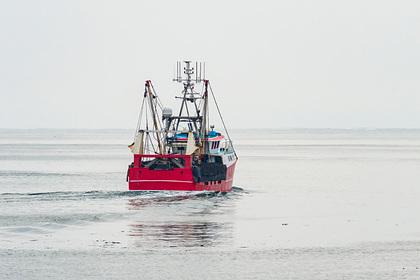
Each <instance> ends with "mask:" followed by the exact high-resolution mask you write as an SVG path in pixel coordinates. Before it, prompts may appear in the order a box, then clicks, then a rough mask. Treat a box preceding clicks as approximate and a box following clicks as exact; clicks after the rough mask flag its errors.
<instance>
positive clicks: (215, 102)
mask: <svg viewBox="0 0 420 280" xmlns="http://www.w3.org/2000/svg"><path fill="white" fill-rule="evenodd" d="M209 88H210V92H211V95H212V96H213V100H214V104H216V109H217V112H218V113H219V117H220V119H221V121H222V124H223V128H224V129H225V131H226V136H227V137H228V139H229V142H230V144H231V146H232V149H233V153H234V154H235V156H236V158H238V155H237V154H236V151H235V148H234V147H233V142H232V139H231V138H230V135H229V132H228V130H227V128H226V125H225V121H224V120H223V116H222V114H221V113H220V109H219V104H217V100H216V97H215V96H214V93H213V89H212V88H211V84H210V82H209Z"/></svg>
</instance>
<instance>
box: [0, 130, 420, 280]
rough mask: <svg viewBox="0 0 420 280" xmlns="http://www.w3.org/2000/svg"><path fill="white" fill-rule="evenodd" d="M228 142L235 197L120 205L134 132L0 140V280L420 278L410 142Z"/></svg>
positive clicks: (303, 137) (277, 136)
mask: <svg viewBox="0 0 420 280" xmlns="http://www.w3.org/2000/svg"><path fill="white" fill-rule="evenodd" d="M231 136H232V138H233V140H234V144H235V147H236V150H237V153H238V155H239V163H238V165H237V169H236V175H235V180H234V186H235V187H234V190H233V191H232V192H231V193H226V194H223V193H207V192H200V193H188V192H181V193H177V192H128V191H127V183H126V182H125V179H126V171H127V165H128V164H129V163H131V161H132V156H131V154H130V153H129V150H128V148H127V144H129V143H130V142H131V141H132V138H133V131H131V130H45V129H44V130H42V129H41V130H39V129H33V130H5V129H3V130H0V279H420V130H367V129H364V130H363V129H360V130H334V129H284V130H233V131H231Z"/></svg>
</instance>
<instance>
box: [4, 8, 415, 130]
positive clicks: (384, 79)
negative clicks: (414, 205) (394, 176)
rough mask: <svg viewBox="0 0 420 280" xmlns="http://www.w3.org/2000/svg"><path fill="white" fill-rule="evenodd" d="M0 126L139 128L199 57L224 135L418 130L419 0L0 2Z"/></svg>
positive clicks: (167, 100) (168, 98) (168, 100)
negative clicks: (152, 97)
mask: <svg viewBox="0 0 420 280" xmlns="http://www.w3.org/2000/svg"><path fill="white" fill-rule="evenodd" d="M0 38H1V44H0V127H2V128H61V127H63V128H133V129H134V128H135V125H136V122H137V114H138V107H139V102H140V94H141V93H142V91H143V83H144V80H146V79H152V80H153V81H154V84H155V87H156V89H157V91H158V93H159V94H160V97H161V99H162V100H163V101H164V102H165V103H167V104H169V105H171V106H172V104H173V101H172V99H173V97H174V95H175V94H176V93H177V92H179V90H180V88H179V85H178V84H176V83H173V82H171V78H172V75H173V65H174V63H175V61H176V60H180V59H186V58H188V59H192V60H204V61H206V62H207V77H208V78H209V79H210V80H211V81H212V84H213V89H214V90H215V93H216V94H217V96H218V99H219V103H220V105H221V108H222V111H223V113H224V116H225V119H226V121H227V123H228V125H229V126H230V127H234V128H245V127H274V128H281V127H336V128H337V127H343V128H354V127H369V128H375V127H377V128H383V127H400V128H409V127H417V128H418V127H420V2H419V1H384V0H382V1H369V0H363V1H354V0H353V1H337V0H320V1H299V0H293V1H261V0H260V1H226V0H225V1H213V0H212V1H210V0H209V1H184V0H177V1H156V0H150V1H139V0H135V1H122V0H119V1H89V0H83V1H76V0H71V1H57V0H51V1H32V0H31V1H19V0H14V1H6V0H3V1H1V4H0Z"/></svg>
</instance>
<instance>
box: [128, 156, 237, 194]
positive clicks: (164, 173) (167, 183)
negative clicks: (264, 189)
mask: <svg viewBox="0 0 420 280" xmlns="http://www.w3.org/2000/svg"><path fill="white" fill-rule="evenodd" d="M142 157H147V158H156V157H166V158H169V157H173V158H182V159H184V160H185V166H184V168H174V169H170V170H151V169H149V168H146V167H142V166H141V164H140V163H141V158H142ZM235 164H236V161H235V162H234V163H233V164H231V165H230V166H229V167H227V173H226V180H220V181H210V182H199V183H196V182H194V177H193V173H192V167H191V156H189V155H164V156H162V155H136V154H135V155H134V162H133V166H132V167H130V168H129V170H128V188H129V190H131V191H218V192H229V191H231V190H232V184H233V175H234V172H235Z"/></svg>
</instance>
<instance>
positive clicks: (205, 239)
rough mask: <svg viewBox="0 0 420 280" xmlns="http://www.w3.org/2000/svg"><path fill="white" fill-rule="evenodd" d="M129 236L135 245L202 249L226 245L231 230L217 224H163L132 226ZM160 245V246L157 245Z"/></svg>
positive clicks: (221, 224)
mask: <svg viewBox="0 0 420 280" xmlns="http://www.w3.org/2000/svg"><path fill="white" fill-rule="evenodd" d="M129 235H130V236H132V237H135V238H136V240H135V242H134V243H135V245H136V246H139V247H143V246H144V245H145V243H149V245H151V243H150V242H152V243H154V245H155V246H159V247H160V246H169V247H198V246H201V247H204V246H206V247H207V246H214V245H217V244H220V243H222V242H223V243H226V242H227V241H228V240H229V239H230V237H231V229H230V228H229V226H227V225H226V224H223V223H217V222H197V223H188V222H177V223H163V224H140V223H139V224H132V225H130V233H129ZM159 243H160V244H159Z"/></svg>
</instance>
